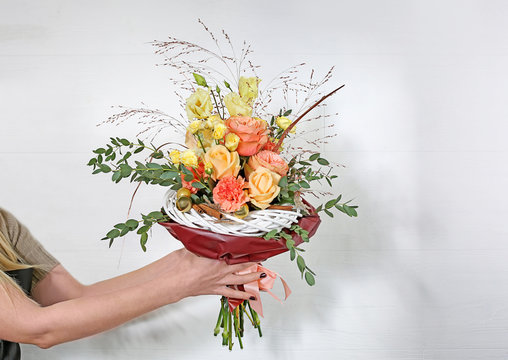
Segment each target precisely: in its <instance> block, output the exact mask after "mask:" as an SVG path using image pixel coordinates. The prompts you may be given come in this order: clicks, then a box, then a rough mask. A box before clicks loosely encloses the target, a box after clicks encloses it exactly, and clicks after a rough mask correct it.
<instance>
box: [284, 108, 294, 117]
mask: <svg viewBox="0 0 508 360" xmlns="http://www.w3.org/2000/svg"><path fill="white" fill-rule="evenodd" d="M292 112H293V110H291V109H289V110H286V111H285V112H284V114H282V116H289V115H291V113H292Z"/></svg>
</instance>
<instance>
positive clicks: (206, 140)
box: [185, 129, 213, 150]
mask: <svg viewBox="0 0 508 360" xmlns="http://www.w3.org/2000/svg"><path fill="white" fill-rule="evenodd" d="M198 135H199V137H200V138H201V142H202V143H203V146H204V147H205V149H208V148H209V147H210V146H212V144H213V136H212V135H213V133H212V130H210V129H203V130H201V131H200V132H199V134H196V135H193V134H192V133H191V132H190V130H189V129H187V132H186V133H185V146H187V147H188V148H189V149H193V150H196V149H201V150H203V149H202V148H201V144H200V143H199V140H198Z"/></svg>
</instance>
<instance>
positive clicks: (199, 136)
mask: <svg viewBox="0 0 508 360" xmlns="http://www.w3.org/2000/svg"><path fill="white" fill-rule="evenodd" d="M196 136H197V138H198V141H199V144H200V145H201V148H202V149H203V151H204V152H205V153H206V149H205V146H204V145H203V141H201V135H199V133H196Z"/></svg>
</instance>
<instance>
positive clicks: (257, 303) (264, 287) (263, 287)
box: [228, 264, 291, 316]
mask: <svg viewBox="0 0 508 360" xmlns="http://www.w3.org/2000/svg"><path fill="white" fill-rule="evenodd" d="M252 272H264V273H265V274H266V277H265V278H262V279H258V280H255V281H252V282H250V283H247V284H244V285H243V288H244V290H245V291H246V292H248V293H249V294H252V295H254V296H255V297H256V300H249V303H250V305H251V306H252V308H253V309H254V310H255V311H256V312H257V313H258V314H259V315H261V316H263V305H262V304H261V297H260V296H259V292H260V291H265V292H267V293H268V294H270V295H271V296H272V297H273V298H274V299H276V300H278V301H279V302H281V303H282V300H281V299H279V298H278V297H277V296H276V295H275V294H274V293H272V292H271V291H270V289H271V288H273V285H274V284H275V280H277V277H279V278H280V281H281V282H282V285H283V286H284V300H286V299H287V298H288V296H289V295H291V289H290V288H289V286H288V284H287V283H286V281H284V279H283V278H282V277H281V276H280V275H279V274H277V273H276V272H274V271H271V270H268V269H267V268H265V267H263V266H261V265H259V264H256V265H252V266H250V267H248V268H247V269H245V270H242V271H239V272H238V273H237V274H238V275H245V274H250V273H252ZM242 302H243V300H239V299H230V298H228V305H229V311H231V312H233V310H234V309H236V307H237V306H238V305H240V304H241V303H242Z"/></svg>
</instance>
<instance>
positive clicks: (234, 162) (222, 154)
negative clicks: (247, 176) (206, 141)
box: [204, 145, 240, 180]
mask: <svg viewBox="0 0 508 360" xmlns="http://www.w3.org/2000/svg"><path fill="white" fill-rule="evenodd" d="M204 160H205V163H207V162H208V163H210V164H211V165H212V168H213V172H212V179H214V180H220V179H222V178H223V177H225V176H235V177H236V176H237V175H238V173H239V172H240V156H239V155H238V153H237V152H236V151H233V152H230V151H229V150H228V149H227V148H226V147H225V146H224V145H214V146H212V147H211V148H210V149H209V150H208V151H207V152H206V153H205V158H204Z"/></svg>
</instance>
